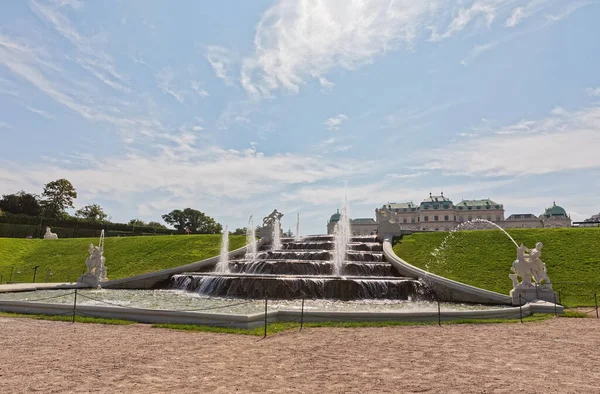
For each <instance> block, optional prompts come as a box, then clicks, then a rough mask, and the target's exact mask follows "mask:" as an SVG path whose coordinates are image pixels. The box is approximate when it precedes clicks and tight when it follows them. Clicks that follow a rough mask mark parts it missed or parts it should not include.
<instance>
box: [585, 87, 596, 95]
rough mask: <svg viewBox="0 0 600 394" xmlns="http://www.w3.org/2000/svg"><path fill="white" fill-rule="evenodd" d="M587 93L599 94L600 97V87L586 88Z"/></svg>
mask: <svg viewBox="0 0 600 394" xmlns="http://www.w3.org/2000/svg"><path fill="white" fill-rule="evenodd" d="M585 94H587V95H588V96H597V97H600V87H597V88H587V89H585Z"/></svg>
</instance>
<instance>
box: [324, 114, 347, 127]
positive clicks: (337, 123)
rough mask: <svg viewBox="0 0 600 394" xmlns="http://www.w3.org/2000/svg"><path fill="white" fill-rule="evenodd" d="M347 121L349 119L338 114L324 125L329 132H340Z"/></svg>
mask: <svg viewBox="0 0 600 394" xmlns="http://www.w3.org/2000/svg"><path fill="white" fill-rule="evenodd" d="M346 119H348V117H347V116H346V115H344V114H338V115H336V116H334V117H332V118H328V119H327V120H325V122H323V124H324V125H325V128H326V129H327V130H339V129H340V126H341V124H342V122H343V121H345V120H346Z"/></svg>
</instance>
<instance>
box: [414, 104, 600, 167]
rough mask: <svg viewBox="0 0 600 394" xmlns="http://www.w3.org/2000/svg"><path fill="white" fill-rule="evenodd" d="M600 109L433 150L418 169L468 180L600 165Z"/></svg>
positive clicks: (553, 116)
mask: <svg viewBox="0 0 600 394" xmlns="http://www.w3.org/2000/svg"><path fill="white" fill-rule="evenodd" d="M599 146H600V107H598V106H596V107H589V108H584V109H582V110H579V111H576V112H567V111H565V110H564V109H561V108H557V109H555V110H553V111H552V112H551V113H550V115H549V116H548V117H546V118H544V119H540V120H523V121H520V122H518V123H516V124H514V125H510V126H507V127H503V128H500V129H497V130H495V131H494V132H492V133H491V134H489V135H486V136H480V137H479V138H477V139H472V140H469V141H466V142H465V141H461V142H460V143H457V144H455V145H452V146H450V147H445V148H441V149H436V150H434V151H433V152H431V151H430V152H423V153H420V155H421V156H423V157H425V158H426V159H427V160H428V163H427V164H425V165H423V166H422V167H421V168H423V169H428V170H442V171H443V172H444V173H446V174H454V175H471V176H491V177H495V176H522V175H536V174H546V173H552V172H558V171H566V170H583V169H590V168H598V167H600V156H599V155H598V152H597V151H598V147H599Z"/></svg>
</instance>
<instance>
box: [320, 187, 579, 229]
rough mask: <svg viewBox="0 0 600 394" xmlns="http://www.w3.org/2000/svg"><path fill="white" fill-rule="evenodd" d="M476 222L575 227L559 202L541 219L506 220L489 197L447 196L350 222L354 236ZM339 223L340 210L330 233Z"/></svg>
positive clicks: (387, 207) (515, 217)
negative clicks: (393, 229) (453, 198)
mask: <svg viewBox="0 0 600 394" xmlns="http://www.w3.org/2000/svg"><path fill="white" fill-rule="evenodd" d="M474 219H485V220H488V221H490V222H492V223H494V224H496V225H498V226H500V227H503V228H556V227H571V224H572V222H571V218H570V217H569V215H568V214H567V212H566V211H565V209H564V208H562V207H560V206H558V205H556V203H554V204H553V205H552V206H551V207H549V208H547V209H546V210H545V211H544V212H543V213H542V214H541V215H540V216H536V215H534V214H531V213H524V214H512V215H510V216H509V217H508V218H506V219H505V218H504V205H502V204H499V203H497V202H495V201H493V200H491V199H489V198H486V199H481V200H461V201H460V202H458V203H454V202H453V201H452V200H450V199H449V198H448V197H445V196H444V193H441V194H440V195H439V196H434V195H432V194H431V193H429V197H428V198H425V199H424V200H423V201H421V202H420V203H418V204H417V203H414V202H412V201H408V202H402V203H387V204H385V205H383V206H382V207H381V208H378V209H375V220H373V219H371V218H360V219H353V220H352V219H351V220H350V225H351V227H352V234H353V235H367V234H376V233H378V230H379V226H380V225H382V224H384V225H385V226H386V229H389V228H390V225H392V226H393V227H395V228H397V229H401V230H409V231H451V230H452V229H454V228H455V227H456V226H458V225H460V224H461V223H464V222H468V221H471V220H474ZM339 220H340V213H339V211H338V212H337V213H335V214H333V215H332V216H331V218H330V219H329V221H328V222H327V234H333V231H334V228H335V225H336V224H337V222H338V221H339ZM382 231H384V230H383V229H382ZM385 231H387V230H385Z"/></svg>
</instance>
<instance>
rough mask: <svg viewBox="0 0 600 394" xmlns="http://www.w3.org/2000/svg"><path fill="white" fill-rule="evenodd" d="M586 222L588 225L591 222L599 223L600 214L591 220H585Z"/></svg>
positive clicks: (593, 216)
mask: <svg viewBox="0 0 600 394" xmlns="http://www.w3.org/2000/svg"><path fill="white" fill-rule="evenodd" d="M584 222H587V223H590V222H591V223H598V222H600V213H599V214H597V215H592V217H591V218H588V219H585V220H584Z"/></svg>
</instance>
